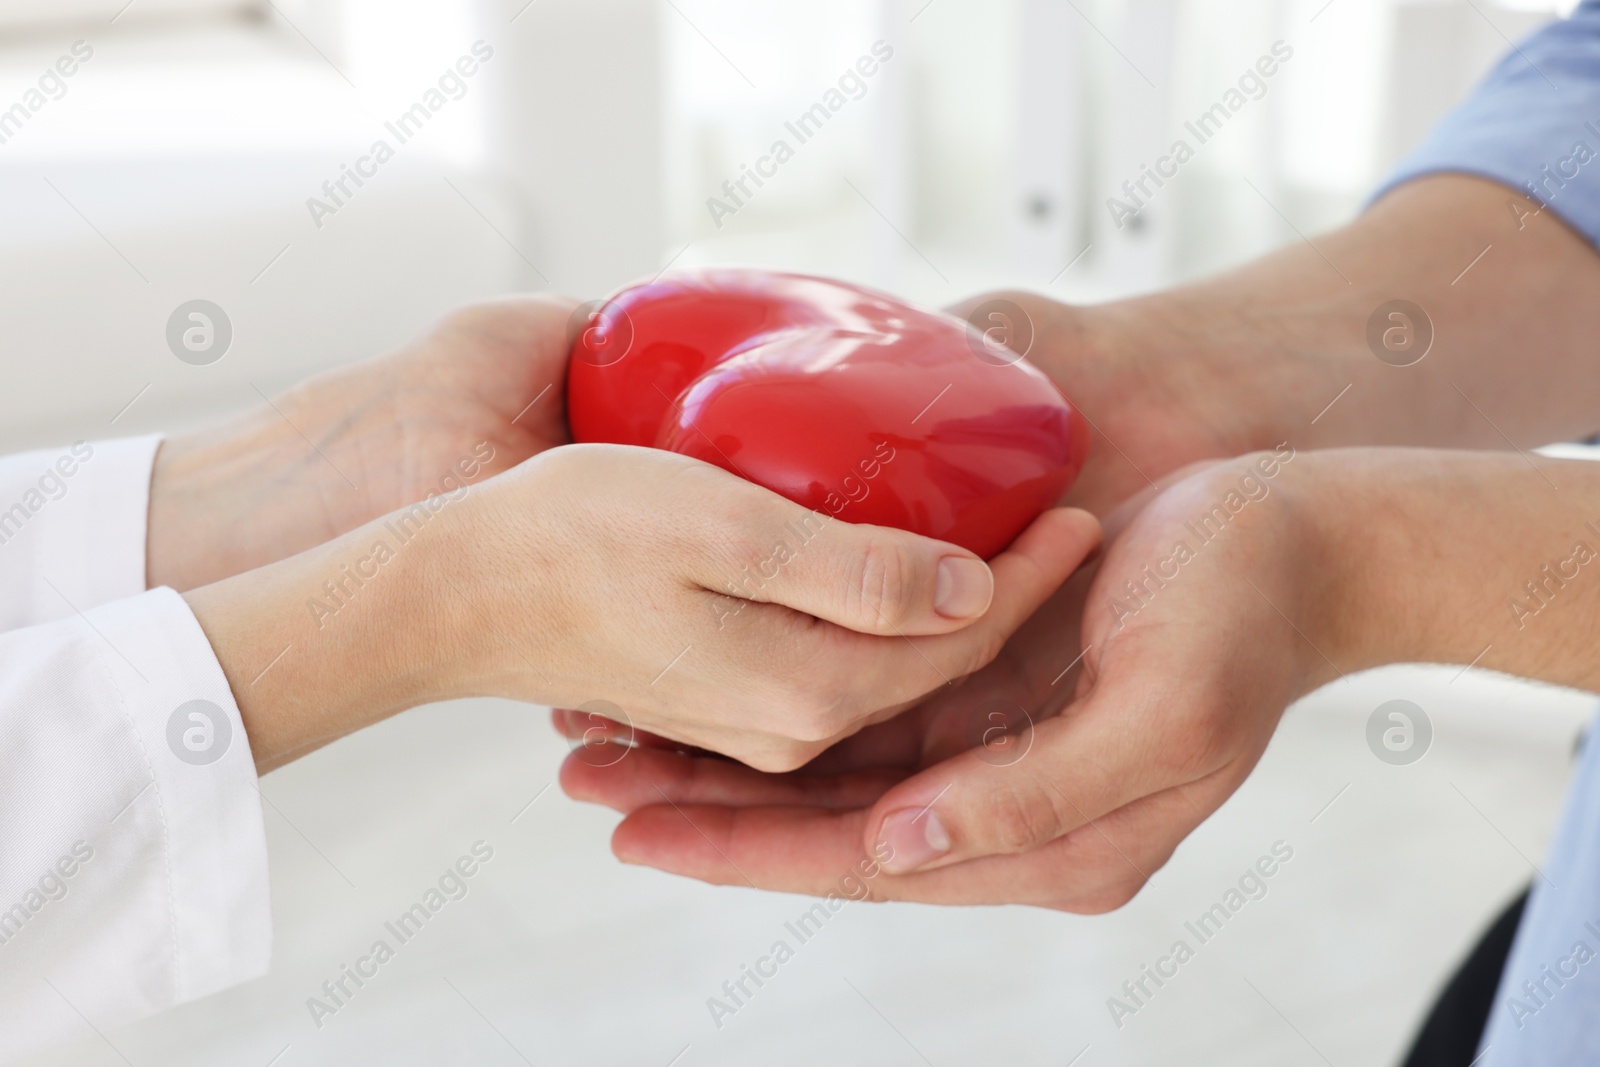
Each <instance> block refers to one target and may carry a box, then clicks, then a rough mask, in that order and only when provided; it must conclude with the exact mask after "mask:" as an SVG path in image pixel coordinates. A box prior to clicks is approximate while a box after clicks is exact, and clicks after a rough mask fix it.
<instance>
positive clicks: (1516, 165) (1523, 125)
mask: <svg viewBox="0 0 1600 1067" xmlns="http://www.w3.org/2000/svg"><path fill="white" fill-rule="evenodd" d="M1444 171H1454V172H1461V173H1467V174H1475V175H1478V176H1480V177H1485V178H1490V179H1493V180H1495V181H1498V182H1501V183H1502V184H1505V185H1508V186H1511V187H1512V188H1514V189H1517V190H1520V191H1521V192H1523V193H1525V194H1526V195H1527V196H1529V197H1531V198H1532V199H1533V200H1534V201H1535V202H1536V203H1537V204H1538V205H1542V207H1541V208H1539V210H1544V209H1548V210H1549V211H1550V212H1552V213H1553V214H1555V215H1556V216H1558V217H1559V218H1561V219H1562V220H1563V221H1565V222H1566V223H1567V225H1569V226H1571V227H1572V228H1573V229H1574V230H1576V231H1577V232H1578V233H1580V234H1582V235H1583V236H1584V237H1585V238H1587V239H1588V241H1589V243H1590V244H1592V245H1594V246H1595V247H1596V248H1600V0H1584V3H1582V4H1581V5H1580V6H1579V7H1578V9H1577V10H1576V11H1575V12H1574V13H1573V15H1572V17H1571V18H1569V19H1564V20H1561V21H1559V22H1555V23H1553V24H1551V25H1550V26H1547V27H1545V28H1544V29H1542V30H1540V31H1539V32H1538V33H1536V34H1534V35H1533V36H1532V37H1530V38H1528V39H1527V40H1525V41H1523V42H1522V43H1521V44H1520V45H1518V46H1517V47H1515V48H1513V49H1512V50H1511V51H1510V52H1509V53H1507V55H1506V57H1505V58H1504V59H1503V60H1501V61H1500V63H1499V65H1498V66H1496V67H1495V69H1494V70H1493V71H1492V72H1491V73H1490V74H1489V76H1488V77H1487V78H1485V79H1484V81H1483V84H1481V85H1480V86H1478V88H1477V89H1476V90H1475V91H1474V93H1473V94H1472V96H1471V97H1470V98H1469V99H1468V100H1467V102H1466V103H1465V104H1463V105H1462V106H1461V107H1460V108H1458V109H1457V110H1456V111H1455V112H1454V113H1452V114H1451V115H1450V116H1449V117H1448V118H1446V119H1445V120H1444V121H1443V122H1442V123H1440V124H1439V126H1438V128H1437V129H1435V130H1434V131H1433V132H1432V134H1430V135H1429V137H1428V139H1427V140H1426V141H1425V142H1423V144H1422V146H1421V147H1420V148H1418V149H1417V150H1416V151H1415V152H1413V153H1412V154H1411V155H1410V156H1409V157H1408V158H1406V159H1405V160H1404V161H1403V162H1402V163H1401V164H1400V166H1399V167H1398V168H1397V169H1396V171H1395V173H1394V174H1392V175H1391V176H1390V177H1389V179H1388V180H1387V181H1386V182H1385V183H1384V184H1383V186H1382V187H1381V189H1380V190H1379V193H1378V195H1381V194H1382V193H1383V192H1385V191H1387V190H1388V189H1391V188H1393V187H1394V186H1396V185H1398V184H1400V183H1401V182H1404V181H1408V180H1410V179H1413V178H1417V177H1421V176H1422V175H1425V174H1435V173H1439V172H1444ZM1507 200H1508V205H1507V212H1508V214H1512V215H1518V214H1519V213H1520V212H1526V211H1527V210H1529V208H1528V206H1527V205H1526V204H1525V203H1523V202H1522V201H1520V200H1517V199H1515V198H1511V197H1508V198H1507ZM1513 205H1516V206H1515V207H1514V206H1513ZM1479 1053H1480V1061H1479V1062H1480V1064H1481V1065H1482V1067H1488V1065H1496V1067H1557V1065H1560V1067H1567V1065H1577V1064H1584V1065H1597V1064H1600V719H1597V720H1596V723H1595V724H1594V725H1593V726H1591V728H1590V734H1589V741H1588V743H1587V744H1586V745H1585V753H1584V755H1583V757H1582V760H1581V762H1580V763H1579V765H1578V767H1577V769H1576V772H1575V773H1574V776H1573V779H1572V783H1571V785H1570V787H1569V789H1568V793H1567V800H1566V806H1565V809H1564V811H1563V813H1562V817H1561V823H1560V825H1559V827H1558V828H1557V830H1556V837H1555V841H1554V843H1553V845H1552V846H1551V850H1550V856H1549V858H1548V859H1547V860H1546V862H1545V866H1544V871H1543V873H1542V874H1541V875H1540V876H1539V877H1537V878H1535V880H1534V883H1533V893H1532V895H1531V897H1530V898H1529V901H1528V907H1527V910H1526V911H1525V912H1524V913H1523V917H1522V923H1521V925H1520V927H1519V928H1518V930H1517V936H1516V940H1515V942H1514V943H1513V945H1512V948H1511V957H1510V959H1509V960H1508V961H1507V963H1506V970H1505V973H1504V974H1503V975H1502V976H1501V979H1500V988H1499V990H1498V991H1497V993H1496V995H1495V1002H1494V1007H1493V1009H1492V1010H1491V1012H1490V1015H1489V1023H1488V1026H1487V1028H1486V1030H1485V1032H1484V1035H1483V1040H1482V1043H1481V1045H1480V1046H1479Z"/></svg>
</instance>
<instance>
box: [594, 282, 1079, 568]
mask: <svg viewBox="0 0 1600 1067" xmlns="http://www.w3.org/2000/svg"><path fill="white" fill-rule="evenodd" d="M587 321H588V326H587V327H586V328H583V329H581V330H579V331H577V333H576V336H575V339H574V341H573V346H572V356H571V362H570V366H569V371H568V379H567V411H568V417H569V418H570V420H571V424H572V434H573V438H574V439H575V440H578V441H606V442H613V443H618V444H632V445H650V446H654V447H656V448H665V449H670V450H672V451H674V452H680V453H682V454H684V455H687V456H693V457H695V458H697V459H701V460H704V461H706V462H707V463H713V464H716V465H717V466H719V467H722V468H724V469H725V470H729V471H732V472H733V473H735V474H738V475H741V476H742V477H745V478H748V479H749V480H750V481H753V482H755V483H757V484H758V485H763V486H766V487H767V488H769V489H772V490H774V491H775V492H778V493H780V494H782V495H783V496H785V497H788V498H789V499H790V500H793V501H794V502H796V503H797V504H802V505H804V506H805V507H808V508H813V509H815V510H817V511H820V512H823V513H824V514H827V515H833V516H836V517H838V518H841V519H844V520H845V521H847V522H866V523H875V524H878V525H882V526H895V527H899V528H900V529H904V530H911V531H914V532H916V533H921V534H926V535H928V536H930V537H937V538H940V539H942V540H946V541H951V542H954V543H955V544H958V545H961V546H963V547H965V548H968V549H971V550H972V551H973V552H976V553H978V554H979V555H981V556H984V557H985V558H987V557H989V556H993V555H994V554H996V553H997V552H999V551H1000V550H1001V549H1003V548H1005V546H1006V545H1008V544H1010V542H1011V541H1012V540H1013V539H1014V538H1015V537H1016V536H1017V534H1019V533H1020V532H1022V530H1023V529H1024V528H1025V527H1026V526H1027V525H1028V524H1029V523H1030V522H1032V521H1033V520H1034V519H1035V518H1036V517H1038V515H1039V514H1040V512H1042V511H1043V510H1044V509H1045V508H1047V507H1049V506H1050V505H1051V504H1053V503H1055V502H1056V500H1058V499H1059V498H1060V496H1061V494H1062V493H1063V492H1064V491H1065V490H1066V488H1067V487H1068V486H1069V485H1070V484H1071V483H1072V481H1073V479H1074V478H1076V477H1077V474H1078V471H1079V470H1080V469H1081V468H1082V466H1083V461H1084V459H1085V457H1086V455H1087V453H1088V449H1089V433H1088V429H1087V427H1086V426H1085V425H1084V424H1083V419H1082V417H1081V416H1079V415H1078V413H1077V412H1076V411H1075V410H1073V408H1072V407H1071V405H1070V404H1068V403H1067V401H1066V399H1065V398H1064V397H1063V396H1062V395H1061V393H1060V392H1059V391H1058V390H1057V389H1056V387H1055V386H1054V384H1052V383H1051V382H1050V380H1049V379H1048V378H1046V377H1045V376H1044V375H1043V374H1041V373H1040V372H1039V371H1037V370H1036V369H1034V368H1033V367H1032V366H1030V365H1028V364H1027V363H1026V362H1024V361H1021V360H1018V361H1016V362H1010V363H1007V362H1002V361H997V360H994V359H992V358H990V359H984V358H980V356H979V352H980V351H983V347H982V342H981V341H978V340H977V337H978V335H977V333H976V331H974V330H973V329H972V328H971V327H970V326H968V325H967V324H966V323H965V322H963V321H961V320H960V319H957V318H953V317H951V316H949V315H944V314H941V313H939V312H934V311H927V310H924V309H921V308H916V307H912V306H910V305H908V304H904V303H901V302H900V301H898V300H895V299H894V298H892V297H888V296H885V295H883V294H881V293H876V292H873V291H871V290H867V289H862V288H858V287H856V286H853V285H847V284H844V283H841V282H835V281H829V280H827V279H824V278H812V277H806V276H802V275H794V274H771V273H766V272H762V271H753V270H732V269H722V270H696V271H677V272H674V273H672V274H667V275H663V276H662V277H660V278H658V279H656V280H655V281H652V282H646V283H641V284H638V285H633V286H629V287H627V288H624V289H622V290H620V291H619V292H617V293H615V294H614V295H613V296H611V297H610V298H609V299H608V300H607V301H605V302H604V303H603V304H602V305H600V306H598V307H597V308H596V309H595V310H594V312H593V313H592V314H591V315H590V316H589V317H588V320H587Z"/></svg>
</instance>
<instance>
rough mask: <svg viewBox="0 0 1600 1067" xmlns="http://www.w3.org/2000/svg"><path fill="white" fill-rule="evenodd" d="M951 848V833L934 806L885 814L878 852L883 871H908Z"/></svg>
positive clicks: (879, 832) (879, 836)
mask: <svg viewBox="0 0 1600 1067" xmlns="http://www.w3.org/2000/svg"><path fill="white" fill-rule="evenodd" d="M949 851H950V833H949V831H947V830H946V829H945V828H944V823H943V822H941V821H940V819H939V814H938V812H936V811H934V810H933V809H932V808H901V809H900V810H899V811H891V812H890V813H889V814H888V815H887V816H885V817H884V820H883V827H882V829H880V830H879V831H878V854H879V855H880V856H882V857H883V858H882V860H881V862H882V864H883V868H884V870H886V871H888V872H889V873H890V874H905V873H906V872H908V871H914V870H916V869H917V868H918V867H923V866H926V865H927V864H929V863H932V862H933V861H934V860H936V859H938V858H939V857H940V856H943V855H944V854H945V853H946V852H949Z"/></svg>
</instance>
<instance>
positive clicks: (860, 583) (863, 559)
mask: <svg viewBox="0 0 1600 1067" xmlns="http://www.w3.org/2000/svg"><path fill="white" fill-rule="evenodd" d="M916 578H917V565H916V563H915V562H914V561H913V560H912V559H911V555H910V553H909V552H908V551H907V550H906V549H905V548H904V547H903V546H902V545H900V544H899V543H898V542H897V541H895V540H894V539H892V538H888V537H881V536H875V537H872V538H871V539H869V540H868V541H867V543H866V545H865V546H864V547H863V548H862V550H861V552H860V554H859V555H858V557H857V558H856V561H855V564H854V573H853V575H852V582H853V586H852V588H851V590H850V591H849V593H848V595H849V596H850V597H851V598H852V599H853V601H854V606H855V609H856V610H855V611H854V612H853V613H852V614H854V615H855V616H857V617H858V618H859V619H860V620H861V622H862V623H864V624H865V625H866V627H867V629H869V630H872V631H878V632H884V633H887V632H890V631H892V630H893V629H894V628H896V627H899V626H902V625H904V624H906V623H907V622H910V621H911V620H912V618H913V617H914V611H915V609H914V606H913V603H912V599H913V597H914V595H915V587H916Z"/></svg>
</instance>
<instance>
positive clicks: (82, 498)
mask: <svg viewBox="0 0 1600 1067" xmlns="http://www.w3.org/2000/svg"><path fill="white" fill-rule="evenodd" d="M160 444H161V438H160V437H157V436H150V437H129V438H123V439H121V440H115V441H79V442H77V443H76V444H73V445H70V446H62V447H60V448H46V449H41V450H39V451H37V452H21V453H18V454H16V455H11V456H0V630H13V629H16V628H17V627H19V626H32V625H33V624H34V623H39V622H48V621H50V620H52V619H61V618H66V617H67V616H69V615H72V614H74V613H75V612H77V611H87V610H88V609H89V608H92V607H94V606H96V605H97V604H105V603H109V602H110V601H113V600H120V599H122V598H123V597H130V596H134V595H136V594H138V593H142V592H144V579H145V572H144V560H145V528H146V525H147V519H148V515H149V510H150V472H151V468H152V466H153V465H154V463H155V456H156V449H157V448H158V447H159V446H160Z"/></svg>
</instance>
